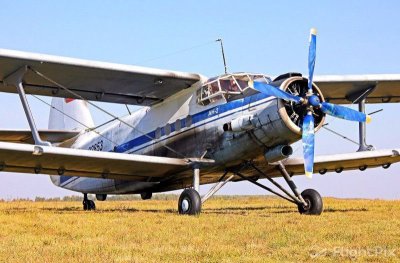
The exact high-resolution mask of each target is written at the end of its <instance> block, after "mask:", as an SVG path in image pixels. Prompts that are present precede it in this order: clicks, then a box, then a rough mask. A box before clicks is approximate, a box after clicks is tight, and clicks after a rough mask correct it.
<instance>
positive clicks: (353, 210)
mask: <svg viewBox="0 0 400 263" xmlns="http://www.w3.org/2000/svg"><path fill="white" fill-rule="evenodd" d="M368 211H369V210H368V209H367V208H347V209H338V208H326V209H324V213H337V212H339V213H347V212H368Z"/></svg>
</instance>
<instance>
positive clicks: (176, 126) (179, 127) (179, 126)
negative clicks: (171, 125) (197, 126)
mask: <svg viewBox="0 0 400 263" xmlns="http://www.w3.org/2000/svg"><path fill="white" fill-rule="evenodd" d="M180 129H181V120H179V119H177V120H176V121H175V131H179V130H180Z"/></svg>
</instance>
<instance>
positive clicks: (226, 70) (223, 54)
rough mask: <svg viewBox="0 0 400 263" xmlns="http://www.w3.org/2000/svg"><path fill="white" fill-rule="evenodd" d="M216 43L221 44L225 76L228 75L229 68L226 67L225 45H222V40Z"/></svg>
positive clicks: (219, 39)
mask: <svg viewBox="0 0 400 263" xmlns="http://www.w3.org/2000/svg"><path fill="white" fill-rule="evenodd" d="M215 41H216V42H219V43H220V44H221V52H222V60H223V61H224V68H225V74H228V68H227V67H226V60H225V52H224V44H223V43H222V38H218V39H217V40H215Z"/></svg>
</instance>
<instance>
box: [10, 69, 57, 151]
mask: <svg viewBox="0 0 400 263" xmlns="http://www.w3.org/2000/svg"><path fill="white" fill-rule="evenodd" d="M27 71H28V67H27V66H23V67H22V68H20V69H18V70H17V71H15V72H14V73H12V74H11V75H9V76H7V77H6V78H5V79H4V82H5V83H6V84H8V85H12V86H15V87H16V88H17V91H18V95H19V98H20V99H21V103H22V106H23V107H24V111H25V115H26V118H27V119H28V123H29V127H30V128H31V132H32V137H33V139H34V141H35V144H36V145H43V146H51V143H49V142H46V141H42V139H41V138H40V135H39V132H38V130H37V128H36V124H35V120H34V119H33V115H32V112H31V109H30V107H29V104H28V100H27V99H26V94H25V90H24V85H23V84H22V80H23V78H24V76H25V73H26V72H27Z"/></svg>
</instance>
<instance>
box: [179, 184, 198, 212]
mask: <svg viewBox="0 0 400 263" xmlns="http://www.w3.org/2000/svg"><path fill="white" fill-rule="evenodd" d="M178 211H179V214H181V215H198V214H200V212H201V197H200V195H199V193H198V192H197V191H196V190H194V189H185V190H184V191H183V192H182V194H181V196H180V197H179V201H178Z"/></svg>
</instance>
